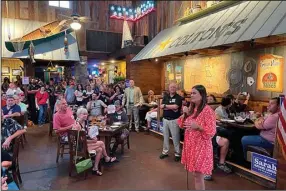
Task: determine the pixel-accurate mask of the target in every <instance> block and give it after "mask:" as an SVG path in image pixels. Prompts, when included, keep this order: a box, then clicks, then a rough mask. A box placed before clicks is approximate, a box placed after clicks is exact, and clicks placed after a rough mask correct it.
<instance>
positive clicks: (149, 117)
mask: <svg viewBox="0 0 286 191" xmlns="http://www.w3.org/2000/svg"><path fill="white" fill-rule="evenodd" d="M150 91H152V90H150ZM165 93H166V92H165V91H163V92H162V97H164V95H165ZM148 100H149V99H148ZM161 102H162V99H161V100H160V104H161ZM157 115H158V106H157V105H156V106H155V105H154V108H152V109H151V110H150V111H148V112H147V113H146V117H145V119H146V121H147V128H146V133H149V131H150V128H151V120H152V119H156V118H157Z"/></svg>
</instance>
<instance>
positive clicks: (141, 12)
mask: <svg viewBox="0 0 286 191" xmlns="http://www.w3.org/2000/svg"><path fill="white" fill-rule="evenodd" d="M152 11H155V8H154V1H145V2H143V3H141V4H140V5H139V6H138V7H124V6H120V5H113V4H110V5H109V17H110V18H111V19H121V20H127V21H137V20H139V19H141V18H142V17H144V16H145V15H147V14H149V13H151V12H152Z"/></svg>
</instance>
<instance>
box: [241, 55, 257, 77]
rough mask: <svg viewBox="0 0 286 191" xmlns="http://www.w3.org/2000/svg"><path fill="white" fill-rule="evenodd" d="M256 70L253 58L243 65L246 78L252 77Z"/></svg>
mask: <svg viewBox="0 0 286 191" xmlns="http://www.w3.org/2000/svg"><path fill="white" fill-rule="evenodd" d="M255 70H256V61H255V60H254V59H253V58H246V59H245V61H244V64H243V73H244V75H246V76H251V75H253V74H254V72H255Z"/></svg>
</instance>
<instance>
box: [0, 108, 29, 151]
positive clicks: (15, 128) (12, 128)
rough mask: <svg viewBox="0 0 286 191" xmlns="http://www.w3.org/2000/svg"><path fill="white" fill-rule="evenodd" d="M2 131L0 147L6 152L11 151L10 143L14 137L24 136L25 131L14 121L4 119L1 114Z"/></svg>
mask: <svg viewBox="0 0 286 191" xmlns="http://www.w3.org/2000/svg"><path fill="white" fill-rule="evenodd" d="M1 122H2V123H1V125H2V127H1V128H2V130H1V145H2V148H3V149H4V150H6V151H8V152H11V151H12V145H10V143H11V142H12V140H13V139H15V138H16V137H18V136H20V135H22V134H24V133H25V132H26V130H25V129H24V128H23V127H22V126H21V125H20V124H19V123H17V122H16V121H15V120H14V119H11V118H4V117H3V112H2V120H1Z"/></svg>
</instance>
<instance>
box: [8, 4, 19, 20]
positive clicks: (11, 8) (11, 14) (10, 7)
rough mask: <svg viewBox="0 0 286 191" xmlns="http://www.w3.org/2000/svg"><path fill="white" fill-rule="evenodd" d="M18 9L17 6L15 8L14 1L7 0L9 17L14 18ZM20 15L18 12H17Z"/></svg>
mask: <svg viewBox="0 0 286 191" xmlns="http://www.w3.org/2000/svg"><path fill="white" fill-rule="evenodd" d="M19 10H20V9H19V8H18V9H17V10H16V1H8V15H9V18H13V19H14V18H16V12H17V11H19ZM19 15H20V13H19Z"/></svg>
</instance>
